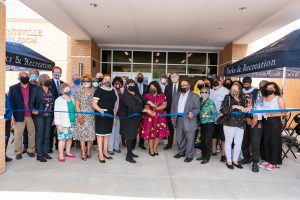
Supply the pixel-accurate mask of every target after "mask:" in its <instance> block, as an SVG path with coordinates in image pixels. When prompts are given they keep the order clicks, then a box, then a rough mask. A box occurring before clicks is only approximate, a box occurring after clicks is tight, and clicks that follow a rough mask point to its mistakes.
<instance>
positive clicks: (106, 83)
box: [103, 81, 111, 87]
mask: <svg viewBox="0 0 300 200" xmlns="http://www.w3.org/2000/svg"><path fill="white" fill-rule="evenodd" d="M103 85H104V86H105V87H111V82H110V81H106V82H103Z"/></svg>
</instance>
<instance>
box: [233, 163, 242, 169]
mask: <svg viewBox="0 0 300 200" xmlns="http://www.w3.org/2000/svg"><path fill="white" fill-rule="evenodd" d="M232 164H233V166H235V167H237V168H239V169H243V166H242V165H241V164H240V163H234V162H233V163H232Z"/></svg>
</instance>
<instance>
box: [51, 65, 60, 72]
mask: <svg viewBox="0 0 300 200" xmlns="http://www.w3.org/2000/svg"><path fill="white" fill-rule="evenodd" d="M55 69H59V70H60V71H61V72H62V69H61V68H60V67H59V66H55V67H53V68H52V72H54V70H55Z"/></svg>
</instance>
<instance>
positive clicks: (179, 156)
mask: <svg viewBox="0 0 300 200" xmlns="http://www.w3.org/2000/svg"><path fill="white" fill-rule="evenodd" d="M182 157H184V155H180V154H179V153H178V154H176V155H175V156H174V158H182Z"/></svg>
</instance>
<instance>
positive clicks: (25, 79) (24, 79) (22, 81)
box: [20, 76, 29, 84]
mask: <svg viewBox="0 0 300 200" xmlns="http://www.w3.org/2000/svg"><path fill="white" fill-rule="evenodd" d="M20 81H21V83H23V84H27V83H29V77H28V76H25V77H24V76H21V78H20Z"/></svg>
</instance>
